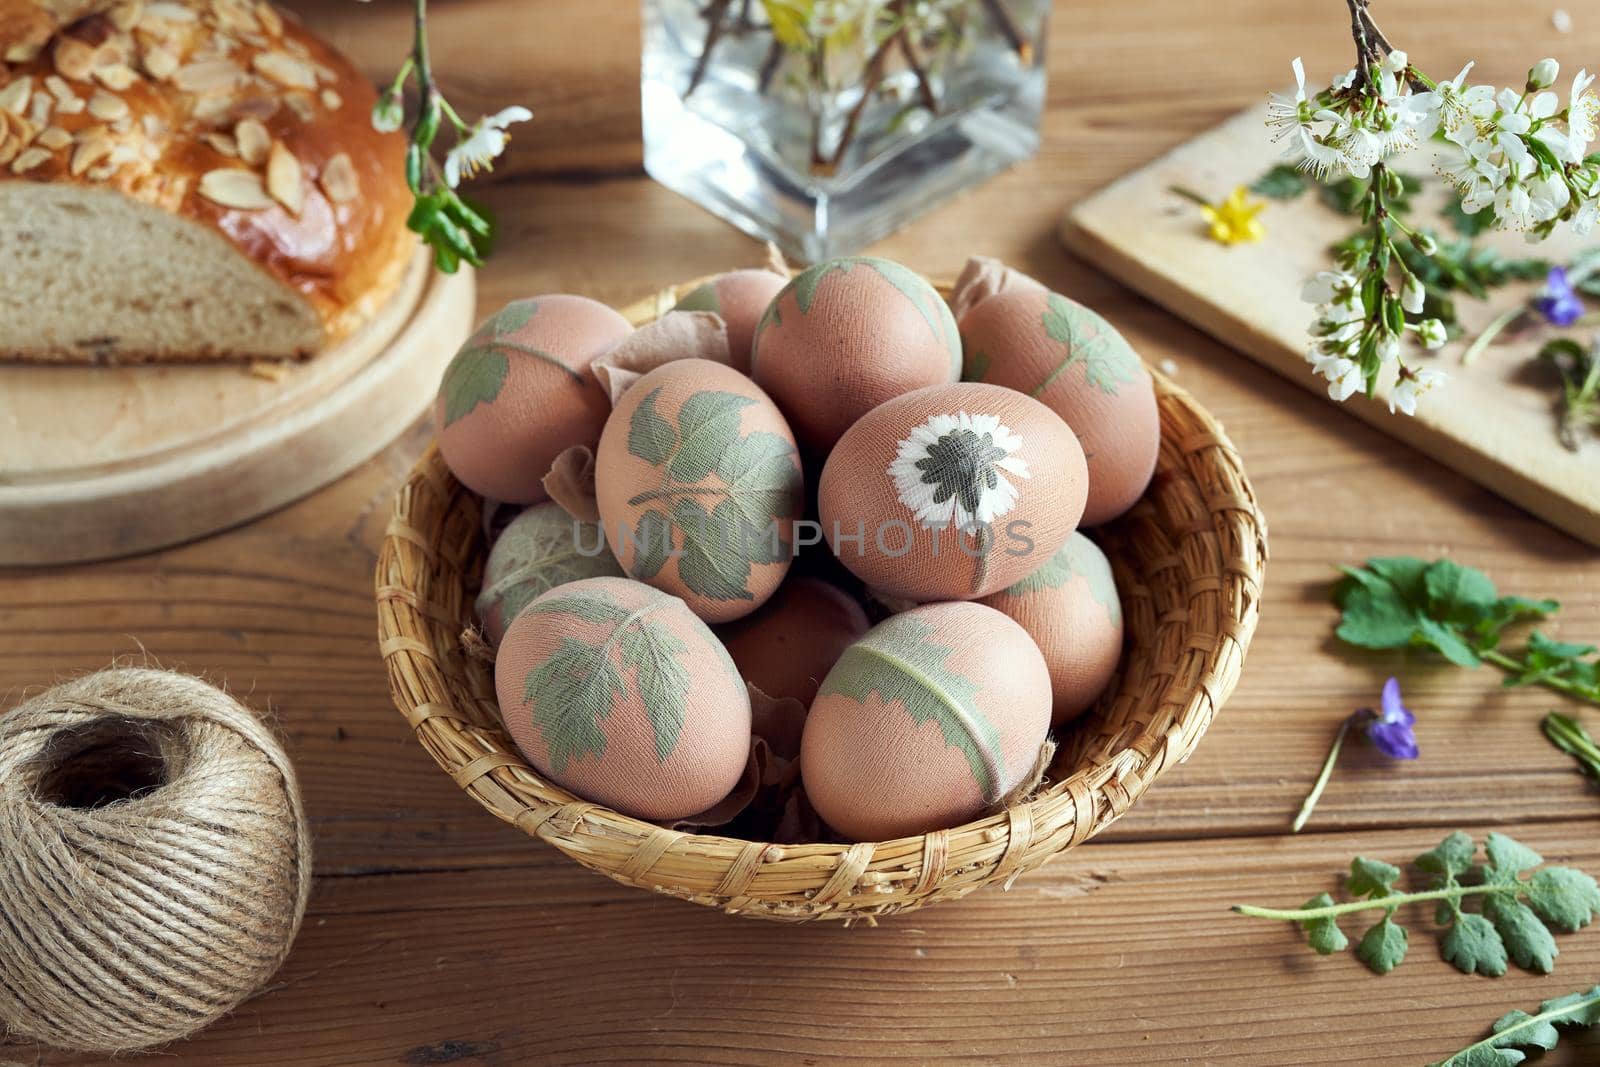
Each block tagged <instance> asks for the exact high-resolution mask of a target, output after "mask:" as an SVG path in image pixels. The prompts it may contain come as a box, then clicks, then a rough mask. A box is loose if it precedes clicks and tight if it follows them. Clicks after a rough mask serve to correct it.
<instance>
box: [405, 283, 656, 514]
mask: <svg viewBox="0 0 1600 1067" xmlns="http://www.w3.org/2000/svg"><path fill="white" fill-rule="evenodd" d="M632 332H633V327H632V326H630V325H629V324H628V320H627V319H625V318H623V317H622V316H621V315H619V314H617V313H616V312H615V311H613V310H611V309H610V308H608V307H606V306H605V305H604V304H602V303H600V302H599V301H596V300H590V299H589V298H587V297H582V296H569V295H566V294H561V293H557V294H552V295H549V296H538V297H534V298H532V299H530V300H516V301H513V302H511V303H510V304H507V305H506V306H505V307H504V308H502V309H501V310H500V311H499V312H497V313H496V314H494V315H492V316H490V317H489V318H488V319H487V320H486V321H485V322H484V323H483V324H482V325H481V326H479V327H478V329H477V330H476V331H475V332H474V333H473V335H472V336H471V337H469V338H468V339H467V341H466V343H465V344H464V345H462V346H461V351H459V352H458V353H456V356H455V358H454V359H452V360H451V361H450V364H449V366H448V367H446V368H445V372H444V380H443V381H442V382H441V383H440V386H439V396H438V399H437V401H436V402H435V403H434V412H433V414H434V426H435V429H436V430H437V431H438V438H439V453H440V455H442V456H443V457H444V461H445V464H446V465H447V466H449V468H450V470H451V472H452V473H453V474H455V476H456V478H458V479H459V480H460V481H461V483H462V484H463V485H465V486H466V487H467V488H468V489H471V490H472V491H474V492H476V493H481V494H482V495H484V496H486V497H489V498H490V499H491V500H501V501H504V502H506V503H508V504H536V503H538V502H539V501H541V500H544V499H546V498H547V496H548V494H547V493H546V492H545V489H544V485H543V482H542V479H543V478H544V476H545V475H546V474H547V473H549V471H550V465H551V464H552V463H553V462H555V458H556V456H558V455H560V454H561V453H562V452H563V451H564V450H566V449H568V448H571V447H572V446H574V445H587V446H589V447H591V448H592V447H593V446H594V443H595V441H596V440H598V439H599V437H600V429H601V427H603V426H604V425H605V422H606V416H607V414H608V413H609V411H610V405H609V404H608V403H607V402H606V395H605V393H604V392H602V391H601V389H600V383H599V382H598V381H597V380H596V379H595V377H594V375H592V374H591V373H590V372H589V365H590V364H591V363H593V362H594V361H595V359H596V358H598V357H599V356H602V355H604V354H605V353H606V352H608V351H610V350H611V349H612V348H613V347H614V346H615V345H616V344H617V342H619V341H621V340H622V339H623V338H624V337H626V336H628V334H630V333H632Z"/></svg>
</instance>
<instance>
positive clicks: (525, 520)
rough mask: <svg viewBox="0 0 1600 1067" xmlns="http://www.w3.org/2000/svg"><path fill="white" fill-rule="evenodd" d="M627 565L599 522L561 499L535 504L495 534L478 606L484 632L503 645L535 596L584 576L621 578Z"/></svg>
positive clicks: (489, 639)
mask: <svg viewBox="0 0 1600 1067" xmlns="http://www.w3.org/2000/svg"><path fill="white" fill-rule="evenodd" d="M620 577H622V568H621V567H620V566H619V565H618V564H617V560H616V557H615V556H613V555H612V554H611V549H610V548H608V547H606V537H605V533H604V532H603V531H602V530H601V529H600V524H599V523H597V522H580V521H579V520H577V519H575V518H573V517H572V516H571V515H569V514H567V512H566V509H564V508H562V507H561V506H560V505H559V504H554V503H551V502H549V501H546V502H545V503H543V504H535V505H533V507H531V508H528V509H527V510H525V511H523V512H522V514H520V515H518V516H517V517H516V518H514V519H512V520H511V522H510V524H509V525H507V526H506V528H505V529H504V530H502V531H501V533H500V536H499V537H497V538H495V542H494V547H493V548H491V549H489V558H488V559H487V560H486V561H485V562H484V564H483V587H482V589H481V590H480V591H479V593H478V599H477V602H476V604H475V605H474V608H475V609H476V611H477V615H478V622H479V623H480V624H481V625H482V626H483V633H484V637H486V638H487V639H488V641H489V644H490V645H491V646H495V645H498V644H499V643H500V639H501V638H502V637H504V636H505V632H506V627H507V626H510V625H511V621H512V620H513V619H515V618H516V617H517V615H518V614H520V613H521V611H522V609H523V608H525V607H527V606H528V605H529V604H531V603H532V602H533V601H534V600H535V599H537V598H538V597H540V596H541V595H543V594H544V593H546V592H548V591H549V590H551V589H554V588H555V587H556V586H558V585H565V584H567V583H568V582H576V581H579V580H581V579H584V578H620Z"/></svg>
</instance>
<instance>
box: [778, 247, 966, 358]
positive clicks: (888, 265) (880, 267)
mask: <svg viewBox="0 0 1600 1067" xmlns="http://www.w3.org/2000/svg"><path fill="white" fill-rule="evenodd" d="M857 267H868V268H870V269H871V270H873V271H875V272H876V273H877V274H878V276H879V277H881V278H882V279H883V280H884V281H886V282H888V283H889V284H890V285H892V286H894V287H895V288H896V289H898V290H899V291H900V293H901V295H902V296H904V297H905V298H906V299H907V300H909V301H911V306H912V307H914V308H916V309H917V312H918V314H920V315H921V316H922V320H923V321H924V322H926V323H927V324H928V329H929V330H930V331H932V333H933V336H934V337H936V338H938V339H939V341H940V342H942V343H943V344H944V346H945V348H946V349H947V350H948V351H949V352H950V373H951V378H952V380H953V379H954V378H957V377H959V376H960V374H961V335H960V332H959V331H958V330H957V328H956V319H955V316H954V315H953V314H951V312H950V306H949V305H948V304H946V303H945V302H944V298H943V297H941V296H940V295H939V291H938V290H937V289H935V288H934V287H933V286H931V285H929V284H928V282H927V279H925V278H923V277H922V275H920V274H918V273H917V272H916V271H914V270H911V269H910V268H909V267H904V266H901V265H900V264H899V263H896V262H894V261H893V260H890V259H878V258H876V257H874V256H845V257H843V258H841V259H830V260H827V261H825V262H822V263H818V264H816V265H815V266H813V267H810V268H808V269H806V270H804V271H802V272H801V273H800V274H798V275H796V276H795V279H794V281H793V282H791V283H790V285H791V286H792V287H793V288H794V302H795V305H796V306H797V307H799V308H800V314H802V315H807V314H810V312H811V305H812V304H813V303H815V301H816V299H817V289H818V287H819V286H821V284H822V279H824V278H826V277H827V276H828V275H830V274H833V273H834V272H838V273H840V274H848V273H849V272H850V271H852V270H854V269H855V268H857ZM780 296H781V294H780ZM777 306H778V302H777V301H776V300H774V301H773V302H772V308H771V309H769V313H772V314H773V317H774V318H776V314H775V312H776V309H777Z"/></svg>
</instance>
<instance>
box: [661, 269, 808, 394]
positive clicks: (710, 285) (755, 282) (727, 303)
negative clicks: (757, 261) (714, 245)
mask: <svg viewBox="0 0 1600 1067" xmlns="http://www.w3.org/2000/svg"><path fill="white" fill-rule="evenodd" d="M788 284H789V279H788V278H787V277H786V276H784V275H782V274H777V273H775V272H773V271H770V270H730V271H728V272H727V273H726V274H719V275H717V276H716V277H715V278H712V279H711V280H710V281H708V282H706V283H705V284H703V285H698V286H696V287H695V288H693V289H691V290H690V291H689V292H688V293H687V294H685V295H684V297H683V299H681V300H679V301H678V303H677V305H676V306H675V307H674V308H673V309H672V310H673V311H709V312H712V313H713V314H716V315H720V316H721V317H722V321H723V322H724V323H725V324H726V325H727V327H728V356H729V359H730V360H731V361H732V365H733V367H734V369H735V370H738V371H741V372H743V373H745V374H749V373H750V346H751V344H752V342H754V340H755V336H756V325H757V324H758V323H759V322H760V321H761V316H762V315H764V314H766V311H767V306H768V305H769V304H771V303H772V300H773V298H774V297H775V296H777V295H778V292H779V290H781V289H782V288H783V287H784V286H785V285H788Z"/></svg>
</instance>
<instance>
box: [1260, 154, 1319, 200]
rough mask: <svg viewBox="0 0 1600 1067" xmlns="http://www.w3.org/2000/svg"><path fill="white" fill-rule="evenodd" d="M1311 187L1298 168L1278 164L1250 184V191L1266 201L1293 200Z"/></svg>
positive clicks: (1286, 164)
mask: <svg viewBox="0 0 1600 1067" xmlns="http://www.w3.org/2000/svg"><path fill="white" fill-rule="evenodd" d="M1310 187H1311V182H1310V180H1309V179H1308V178H1307V177H1306V175H1305V173H1304V172H1302V171H1301V170H1300V168H1298V167H1294V166H1291V165H1289V164H1288V163H1279V164H1278V165H1277V166H1275V167H1273V168H1272V169H1271V170H1269V171H1267V172H1266V173H1265V174H1263V175H1262V176H1261V177H1259V178H1257V179H1256V180H1255V181H1254V182H1252V183H1251V184H1250V191H1251V192H1252V193H1255V194H1256V195H1257V196H1264V197H1266V198H1267V199H1268V200H1293V199H1294V198H1295V197H1297V196H1299V195H1300V194H1301V193H1303V192H1305V191H1306V190H1307V189H1309V188H1310Z"/></svg>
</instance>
